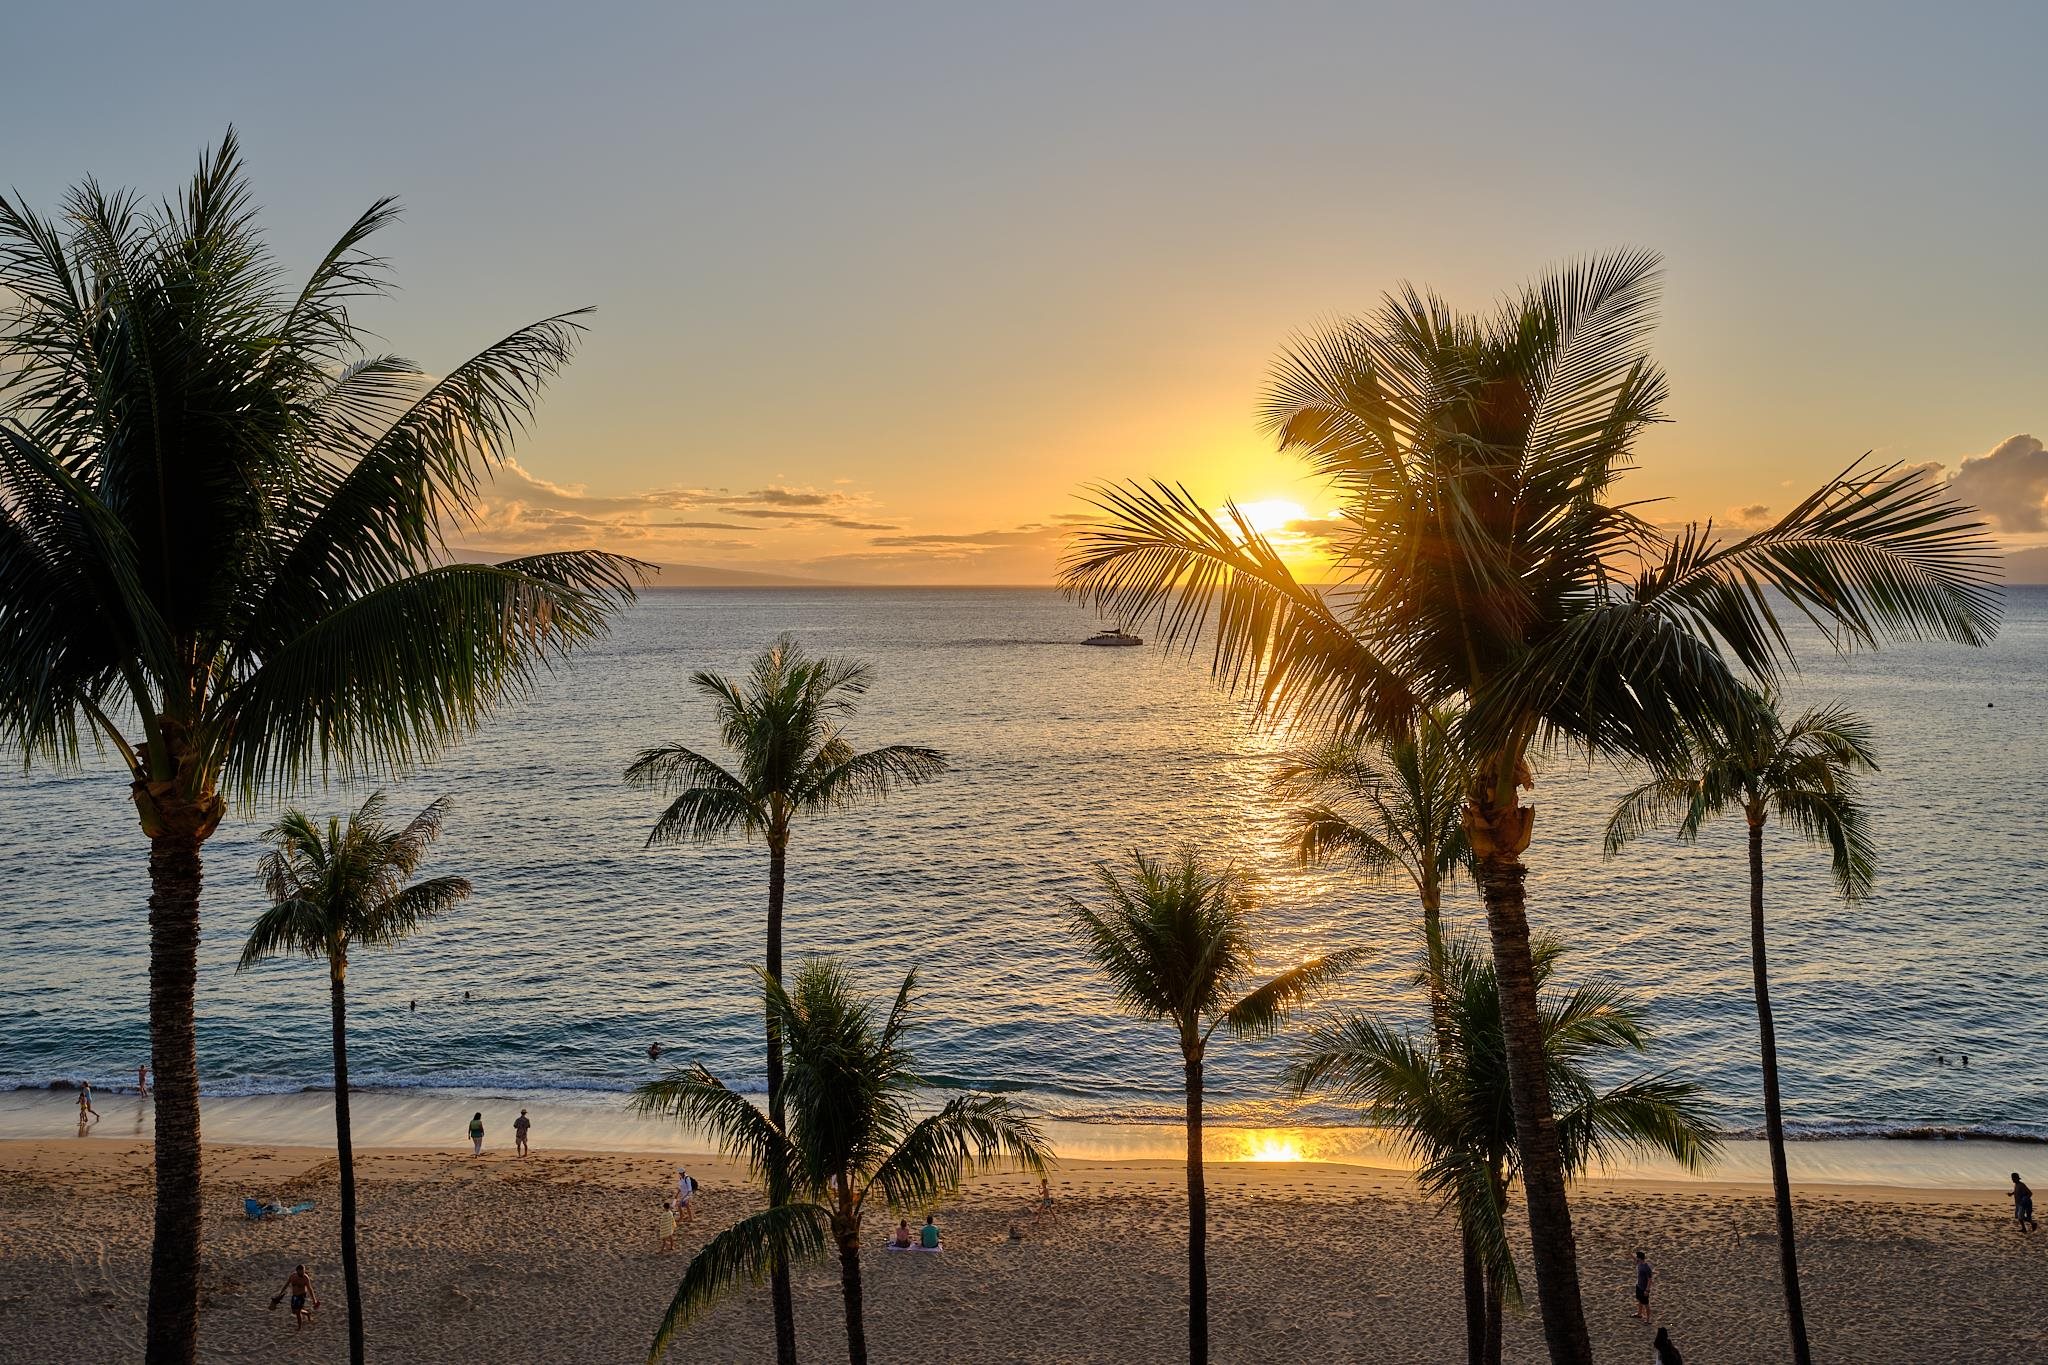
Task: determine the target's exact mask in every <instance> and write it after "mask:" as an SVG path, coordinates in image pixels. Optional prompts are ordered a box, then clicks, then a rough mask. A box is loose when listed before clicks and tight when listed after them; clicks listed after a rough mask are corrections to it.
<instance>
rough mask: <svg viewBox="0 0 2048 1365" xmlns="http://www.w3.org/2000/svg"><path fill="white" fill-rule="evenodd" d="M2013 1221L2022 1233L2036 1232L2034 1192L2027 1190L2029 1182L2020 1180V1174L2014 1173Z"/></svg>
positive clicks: (2012, 1193)
mask: <svg viewBox="0 0 2048 1365" xmlns="http://www.w3.org/2000/svg"><path fill="white" fill-rule="evenodd" d="M2008 1193H2009V1194H2010V1195H2011V1196H2012V1220H2013V1222H2015V1223H2018V1224H2019V1225H2020V1231H2021V1232H2032V1231H2033V1230H2034V1192H2033V1191H2032V1190H2030V1189H2028V1188H2027V1182H2026V1181H2024V1180H2022V1179H2020V1173H2019V1172H2018V1171H2014V1172H2013V1173H2012V1189H2011V1190H2010V1191H2008Z"/></svg>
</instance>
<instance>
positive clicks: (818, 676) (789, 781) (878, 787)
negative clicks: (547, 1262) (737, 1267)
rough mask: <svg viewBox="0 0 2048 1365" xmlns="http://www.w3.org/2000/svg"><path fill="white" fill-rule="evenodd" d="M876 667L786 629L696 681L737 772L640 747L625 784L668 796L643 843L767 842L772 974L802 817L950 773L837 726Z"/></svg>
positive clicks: (777, 1274)
mask: <svg viewBox="0 0 2048 1365" xmlns="http://www.w3.org/2000/svg"><path fill="white" fill-rule="evenodd" d="M869 674H870V670H869V667H868V665H867V664H865V663H862V662H859V661H857V660H853V659H839V658H831V657H822V658H813V657H812V656H811V655H809V654H807V653H806V652H805V651H804V648H803V646H802V645H800V644H798V643H797V642H796V641H795V640H794V639H792V638H791V637H789V636H784V637H782V638H781V639H779V640H777V641H776V642H775V643H774V644H772V645H770V646H769V647H768V648H767V649H765V650H763V651H761V653H760V654H759V655H758V656H756V657H755V659H754V663H753V667H752V668H750V669H749V670H748V673H747V677H746V680H745V681H744V682H740V681H738V680H735V679H733V678H728V677H725V676H723V675H721V674H717V673H712V672H708V671H703V672H698V673H693V674H692V675H691V676H690V685H691V686H692V687H694V688H695V689H696V690H697V691H698V692H699V693H700V694H701V695H703V696H704V697H706V698H708V699H709V700H710V702H711V706H712V712H713V714H714V715H715V716H716V718H717V720H718V730H719V737H720V739H722V740H723V741H724V743H725V747H726V748H727V749H729V750H731V751H732V753H733V755H734V756H735V757H736V758H737V759H738V760H739V762H738V769H739V771H738V772H736V773H735V772H730V771H728V770H727V769H726V768H725V767H724V766H722V765H721V764H720V763H719V762H718V761H717V760H716V759H713V758H708V757H706V756H705V755H703V754H700V753H698V752H697V751H696V750H694V749H689V748H685V747H684V746H683V745H680V744H668V745H663V746H661V747H659V748H653V749H646V750H643V751H642V752H641V754H640V756H639V757H638V758H636V759H634V760H633V763H632V765H631V766H630V767H628V768H627V769H626V781H627V782H628V783H630V784H632V785H634V786H637V787H649V788H652V789H654V790H656V791H659V792H661V793H663V794H664V795H672V796H673V798H674V799H672V800H671V801H670V802H669V804H668V808H667V809H666V810H664V811H663V812H662V813H661V818H660V819H658V820H657V821H655V824H654V829H653V830H652V831H651V832H650V833H649V834H648V836H647V846H648V847H649V848H654V847H656V846H659V845H667V844H680V843H708V842H710V841H712V840H715V839H723V838H727V837H729V836H731V835H733V834H740V835H743V836H744V837H746V838H747V839H749V840H751V839H754V838H756V837H759V838H760V839H761V840H762V841H763V842H764V843H766V844H767V845H768V947H767V954H766V960H765V962H764V967H765V970H766V971H767V973H768V978H769V980H771V981H778V980H780V979H781V977H782V901H783V889H784V885H785V881H786V878H787V871H788V864H789V840H790V835H791V834H792V833H793V832H794V830H795V827H796V825H797V823H798V822H799V821H803V820H808V819H814V818H816V817H818V816H822V815H825V814H827V813H829V812H831V811H834V810H840V809H843V808H845V807H848V806H854V805H858V804H860V803H862V802H866V801H879V800H881V799H882V798H883V797H885V796H887V795H888V794H889V793H890V792H892V791H894V790H896V789H897V788H898V787H905V786H917V785H918V784H920V783H924V782H929V781H931V780H932V779H933V778H935V777H937V776H938V775H939V774H940V773H943V772H944V771H945V770H946V759H945V756H944V755H943V754H941V753H939V751H938V750H936V749H921V748H916V747H913V746H911V745H906V744H892V745H889V746H887V747H886V748H881V749H870V750H868V751H866V752H865V753H861V752H856V751H855V749H854V747H853V745H852V744H851V743H850V742H849V741H848V740H847V738H846V735H845V733H844V732H843V731H842V730H841V728H840V724H841V722H842V721H843V720H844V719H845V718H846V717H847V716H850V715H851V714H852V713H853V711H854V708H855V706H856V704H857V703H858V701H859V699H860V697H861V696H862V695H863V694H865V693H866V691H867V687H868V678H869ZM776 1022H777V1021H776V1014H775V1011H774V1010H773V1009H772V1008H771V1009H770V1010H769V1011H768V1013H767V1035H768V1118H769V1123H770V1134H771V1137H772V1136H773V1134H775V1133H779V1132H780V1131H781V1130H782V1121H783V1112H782V1052H783V1050H782V1046H781V1044H780V1042H779V1041H778V1040H777V1038H776V1036H775V1030H776ZM767 1171H768V1181H769V1196H770V1198H771V1200H773V1202H775V1203H780V1202H782V1200H781V1194H780V1193H779V1192H778V1190H779V1187H778V1184H777V1182H779V1181H780V1180H781V1179H782V1175H783V1172H784V1165H783V1163H781V1162H779V1161H776V1162H770V1163H769V1164H768V1166H767ZM769 1281H770V1295H771V1297H772V1299H773V1301H774V1312H775V1351H776V1359H777V1361H778V1362H779V1363H780V1365H796V1308H795V1302H794V1300H793V1299H792V1298H791V1297H790V1289H789V1270H788V1268H787V1267H786V1266H783V1267H776V1268H774V1270H773V1273H772V1274H771V1275H770V1277H769Z"/></svg>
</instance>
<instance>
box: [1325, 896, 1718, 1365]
mask: <svg viewBox="0 0 2048 1365" xmlns="http://www.w3.org/2000/svg"><path fill="white" fill-rule="evenodd" d="M1562 951H1563V950H1562V947H1561V946H1560V945H1559V943H1558V942H1557V941H1556V940H1555V939H1548V938H1544V937H1541V936H1539V937H1538V938H1537V939H1536V940H1535V941H1534V942H1533V944H1532V945H1531V960H1532V961H1533V963H1534V965H1535V973H1536V984H1537V988H1538V996H1537V1010H1538V1018H1539V1019H1540V1020H1541V1021H1542V1025H1543V1043H1544V1056H1545V1062H1546V1067H1547V1071H1548V1075H1549V1081H1550V1093H1551V1094H1552V1095H1553V1096H1555V1097H1556V1099H1557V1123H1558V1142H1559V1150H1560V1151H1561V1152H1562V1153H1563V1156H1564V1164H1565V1171H1566V1173H1567V1174H1570V1175H1578V1174H1580V1173H1582V1172H1583V1171H1584V1170H1585V1169H1586V1168H1587V1167H1588V1166H1589V1165H1590V1164H1591V1163H1592V1162H1593V1161H1594V1160H1596V1159H1600V1160H1610V1159H1612V1158H1614V1157H1616V1156H1619V1155H1622V1154H1624V1153H1627V1152H1630V1151H1645V1152H1660V1153H1663V1154H1665V1155H1668V1156H1670V1157H1673V1158H1674V1159H1676V1160H1677V1161H1679V1162H1680V1163H1682V1164H1683V1165H1685V1166H1686V1167H1687V1168H1689V1169H1695V1170H1697V1169H1699V1168H1700V1167H1702V1166H1703V1165H1704V1164H1705V1163H1706V1161H1707V1160H1708V1158H1709V1157H1710V1156H1711V1155H1712V1154H1713V1151H1714V1148H1715V1145H1716V1141H1717V1140H1716V1137H1715V1134H1714V1130H1713V1127H1712V1124H1711V1123H1710V1122H1709V1120H1708V1118H1707V1113H1706V1105H1705V1102H1704V1091H1703V1090H1702V1089H1701V1088H1700V1087H1699V1086H1697V1085H1695V1084H1693V1083H1691V1082H1689V1081H1681V1080H1677V1079H1675V1078H1673V1077H1671V1076H1670V1075H1668V1074H1667V1075H1650V1076H1637V1077H1634V1078H1632V1079H1630V1080H1627V1081H1624V1082H1622V1083H1621V1084H1619V1085H1614V1086H1610V1087H1606V1088H1604V1089H1603V1088H1602V1087H1600V1086H1599V1085H1598V1084H1596V1083H1595V1081H1594V1079H1593V1073H1594V1072H1595V1071H1596V1070H1605V1069H1606V1067H1607V1065H1608V1063H1606V1062H1605V1061H1604V1058H1605V1056H1606V1055H1607V1054H1612V1053H1616V1052H1642V1051H1644V1050H1645V1049H1646V1048H1647V1046H1648V1042H1649V1030H1648V1028H1647V1026H1646V1025H1645V1023H1644V1020H1643V1011H1642V1009H1641V1007H1640V1006H1639V1005H1638V1004H1637V1003H1636V1002H1635V1001H1634V1000H1633V999H1632V998H1631V997H1630V996H1629V995H1627V994H1626V993H1625V992H1623V991H1621V990H1619V989H1617V988H1614V987H1611V986H1597V985H1596V986H1580V987H1578V988H1576V989H1573V990H1569V991H1563V990H1556V989H1545V988H1546V987H1547V986H1548V985H1549V981H1550V977H1551V975H1552V973H1553V971H1554V969H1555V966H1556V963H1557V959H1558V957H1559V956H1560V955H1561V953H1562ZM1437 969H1440V970H1441V973H1442V980H1443V993H1444V1006H1445V1012H1446V1014H1447V1016H1448V1018H1449V1026H1448V1027H1447V1028H1446V1029H1445V1030H1444V1031H1443V1033H1442V1034H1440V1035H1438V1034H1434V1033H1433V1036H1432V1037H1431V1038H1430V1039H1428V1040H1427V1041H1419V1040H1417V1039H1415V1038H1413V1037H1411V1036H1410V1035H1408V1034H1406V1033H1403V1032H1397V1031H1396V1030H1395V1029H1393V1028H1392V1027H1390V1026H1388V1025H1386V1024H1383V1023H1381V1022H1379V1021H1377V1020H1375V1019H1373V1018H1371V1017H1369V1016H1367V1015H1362V1014H1361V1015H1353V1016H1350V1017H1348V1018H1345V1019H1343V1020H1340V1021H1336V1022H1333V1023H1329V1024H1324V1025H1320V1026H1318V1027H1316V1028H1315V1029H1313V1030H1312V1031H1311V1032H1310V1033H1309V1035H1308V1037H1307V1039H1306V1040H1305V1041H1304V1042H1303V1044H1302V1047H1301V1050H1300V1053H1299V1055H1298V1057H1297V1059H1296V1061H1295V1063H1294V1064H1293V1066H1292V1067H1290V1068H1289V1071H1288V1080H1289V1083H1290V1085H1291V1086H1292V1088H1293V1089H1294V1091H1295V1093H1296V1094H1298V1095H1299V1094H1306V1093H1307V1092H1309V1091H1311V1090H1317V1089H1329V1090H1333V1091H1335V1092H1336V1093H1338V1094H1340V1095H1342V1096H1343V1097H1345V1098H1346V1099H1349V1100H1351V1101H1353V1102H1354V1103H1358V1104H1361V1105H1363V1106H1364V1107H1365V1115H1366V1119H1367V1121H1368V1122H1369V1123H1372V1124H1374V1125H1376V1126H1381V1127H1385V1128H1388V1129H1390V1130H1392V1131H1393V1132H1395V1133H1397V1134H1399V1135H1400V1137H1401V1139H1402V1141H1403V1142H1405V1143H1406V1145H1407V1146H1408V1148H1409V1149H1410V1151H1412V1152H1413V1153H1414V1154H1415V1155H1416V1157H1417V1158H1418V1159H1419V1160H1420V1162H1421V1168H1420V1170H1419V1171H1418V1178H1419V1179H1420V1180H1421V1182H1422V1184H1423V1186H1424V1188H1425V1189H1428V1190H1430V1191H1432V1192H1433V1193H1435V1194H1436V1195H1438V1196H1439V1197H1440V1198H1441V1199H1442V1200H1443V1202H1444V1204H1445V1205H1446V1206H1447V1207H1449V1208H1452V1209H1455V1210H1456V1211H1457V1212H1458V1215H1459V1218H1460V1220H1461V1222H1464V1223H1465V1224H1466V1226H1467V1227H1468V1229H1469V1231H1470V1234H1471V1236H1472V1238H1473V1240H1474V1242H1475V1243H1476V1244H1477V1245H1478V1246H1479V1248H1480V1255H1481V1259H1482V1260H1483V1261H1484V1264H1485V1276H1486V1297H1485V1306H1484V1307H1485V1311H1484V1315H1483V1317H1482V1320H1481V1324H1480V1328H1481V1331H1480V1336H1479V1338H1478V1339H1477V1340H1470V1339H1469V1338H1468V1341H1467V1343H1466V1344H1467V1350H1468V1354H1476V1355H1477V1356H1478V1358H1479V1359H1480V1360H1482V1361H1483V1362H1485V1365H1499V1362H1500V1358H1501V1305H1502V1303H1503V1302H1504V1301H1505V1300H1506V1298H1508V1297H1509V1296H1510V1295H1513V1294H1516V1293H1517V1292H1518V1282H1517V1279H1516V1275H1515V1263H1514V1258H1513V1256H1512V1255H1511V1254H1510V1252H1509V1250H1508V1238H1507V1227H1506V1222H1505V1219H1506V1213H1507V1207H1508V1202H1509V1197H1510V1195H1511V1192H1512V1189H1513V1186H1514V1183H1515V1180H1516V1178H1517V1176H1518V1174H1519V1171H1520V1155H1519V1143H1518V1139H1517V1135H1516V1129H1515V1122H1514V1117H1513V1115H1514V1102H1513V1093H1512V1086H1511V1083H1510V1081H1509V1077H1508V1068H1507V1040H1506V1035H1505V1033H1504V1032H1503V1029H1502V1018H1501V1003H1500V986H1499V980H1498V977H1497V976H1496V974H1495V972H1494V969H1493V965H1492V963H1491V962H1490V961H1488V960H1487V957H1486V955H1485V954H1484V953H1483V952H1481V951H1479V950H1477V949H1476V948H1475V947H1474V945H1472V944H1470V943H1468V942H1466V941H1464V940H1462V939H1458V938H1452V939H1450V940H1448V941H1446V942H1445V943H1443V944H1442V945H1441V947H1440V956H1439V958H1438V960H1437V962H1435V963H1432V961H1431V959H1430V955H1429V953H1428V951H1427V950H1425V953H1424V957H1423V965H1422V968H1421V970H1419V971H1417V972H1416V974H1415V981H1416V984H1417V985H1420V986H1424V987H1425V988H1427V987H1428V985H1429V979H1430V976H1431V973H1432V970H1437ZM1471 1326H1472V1325H1471V1323H1470V1322H1469V1321H1468V1323H1467V1331H1468V1334H1469V1333H1470V1331H1471Z"/></svg>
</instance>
